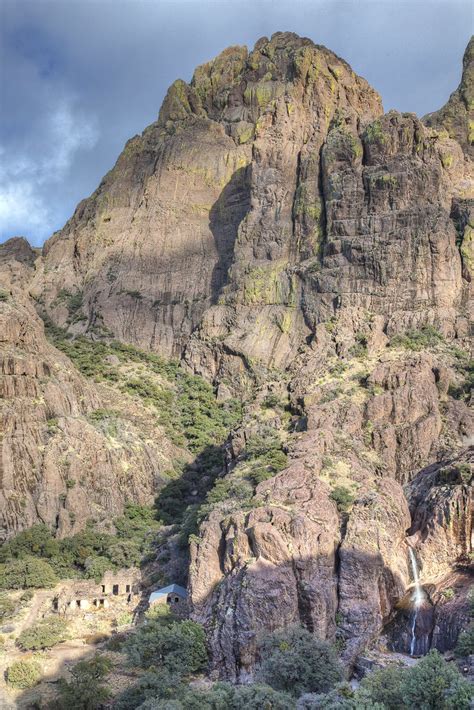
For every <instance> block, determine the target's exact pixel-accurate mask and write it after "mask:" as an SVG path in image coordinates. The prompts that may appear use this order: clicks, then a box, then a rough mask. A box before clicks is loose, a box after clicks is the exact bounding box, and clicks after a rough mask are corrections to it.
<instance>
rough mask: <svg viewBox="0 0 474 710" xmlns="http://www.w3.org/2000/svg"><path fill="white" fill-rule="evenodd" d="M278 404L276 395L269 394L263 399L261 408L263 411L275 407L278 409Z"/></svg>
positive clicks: (278, 399)
mask: <svg viewBox="0 0 474 710" xmlns="http://www.w3.org/2000/svg"><path fill="white" fill-rule="evenodd" d="M280 404H281V403H280V398H279V397H278V395H276V394H273V393H270V394H267V395H266V397H265V398H264V399H263V402H262V407H263V408H264V409H274V408H275V407H279V406H280Z"/></svg>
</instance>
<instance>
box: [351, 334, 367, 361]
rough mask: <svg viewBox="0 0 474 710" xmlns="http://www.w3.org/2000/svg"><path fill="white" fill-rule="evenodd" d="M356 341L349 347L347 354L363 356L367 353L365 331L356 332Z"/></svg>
mask: <svg viewBox="0 0 474 710" xmlns="http://www.w3.org/2000/svg"><path fill="white" fill-rule="evenodd" d="M355 340H356V342H355V343H354V345H352V347H351V348H349V354H350V355H351V356H352V357H356V358H365V357H367V354H368V349H367V346H368V340H367V335H366V334H365V333H356V336H355Z"/></svg>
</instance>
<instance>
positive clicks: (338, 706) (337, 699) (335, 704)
mask: <svg viewBox="0 0 474 710" xmlns="http://www.w3.org/2000/svg"><path fill="white" fill-rule="evenodd" d="M296 708H297V710H385V705H381V704H380V703H376V702H373V701H372V700H371V699H370V697H369V696H368V694H367V693H366V691H364V690H363V689H361V690H356V691H354V690H353V689H352V688H351V686H350V685H349V684H348V683H340V684H339V685H337V686H336V687H335V688H334V689H333V690H330V691H329V693H321V694H316V693H305V694H304V695H302V696H301V697H300V698H299V699H298V702H297V705H296Z"/></svg>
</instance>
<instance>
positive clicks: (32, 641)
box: [17, 616, 69, 651]
mask: <svg viewBox="0 0 474 710" xmlns="http://www.w3.org/2000/svg"><path fill="white" fill-rule="evenodd" d="M68 638H69V634H68V624H67V622H66V621H65V620H64V619H61V618H60V617H58V616H49V617H47V618H46V619H43V620H41V621H38V622H37V623H36V624H33V626H30V628H29V629H24V630H23V631H22V632H21V634H20V635H19V636H18V638H17V644H18V646H20V648H22V649H23V650H25V651H39V650H42V649H44V648H52V647H53V646H56V644H58V643H61V642H62V641H66V640H67V639H68Z"/></svg>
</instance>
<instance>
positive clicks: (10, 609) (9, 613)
mask: <svg viewBox="0 0 474 710" xmlns="http://www.w3.org/2000/svg"><path fill="white" fill-rule="evenodd" d="M15 611H16V604H15V602H14V601H13V600H12V599H10V598H9V597H7V596H6V594H1V595H0V622H1V623H3V622H4V621H7V620H8V619H11V618H12V617H13V616H14V615H15Z"/></svg>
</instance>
